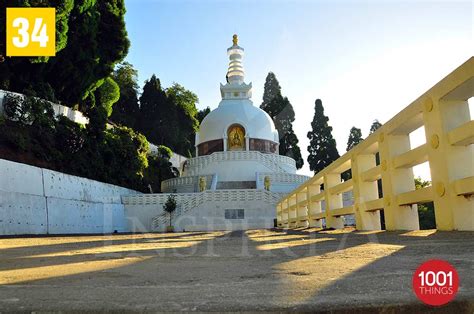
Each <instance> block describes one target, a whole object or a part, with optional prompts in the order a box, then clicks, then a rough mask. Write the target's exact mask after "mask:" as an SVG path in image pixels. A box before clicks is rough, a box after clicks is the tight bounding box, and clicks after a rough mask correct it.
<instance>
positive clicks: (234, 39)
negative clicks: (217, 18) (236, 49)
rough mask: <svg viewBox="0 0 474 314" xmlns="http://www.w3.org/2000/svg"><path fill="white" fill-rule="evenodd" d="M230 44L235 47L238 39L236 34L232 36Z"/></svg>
mask: <svg viewBox="0 0 474 314" xmlns="http://www.w3.org/2000/svg"><path fill="white" fill-rule="evenodd" d="M232 42H233V43H234V46H237V43H238V42H239V37H237V34H234V36H232Z"/></svg>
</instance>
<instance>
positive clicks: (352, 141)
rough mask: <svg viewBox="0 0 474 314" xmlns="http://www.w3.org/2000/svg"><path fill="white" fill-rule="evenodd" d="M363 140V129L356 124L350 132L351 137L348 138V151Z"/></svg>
mask: <svg viewBox="0 0 474 314" xmlns="http://www.w3.org/2000/svg"><path fill="white" fill-rule="evenodd" d="M362 141H363V138H362V131H361V130H360V129H358V128H356V127H355V126H353V127H352V128H351V131H350V132H349V139H348V140H347V148H346V152H348V151H350V150H351V149H352V148H353V147H354V146H356V145H357V144H359V143H360V142H362Z"/></svg>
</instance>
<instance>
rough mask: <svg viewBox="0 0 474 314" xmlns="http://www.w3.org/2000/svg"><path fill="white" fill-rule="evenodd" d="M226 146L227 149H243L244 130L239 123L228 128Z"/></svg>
mask: <svg viewBox="0 0 474 314" xmlns="http://www.w3.org/2000/svg"><path fill="white" fill-rule="evenodd" d="M227 148H228V149H229V150H245V130H244V128H243V127H241V126H240V125H233V126H231V127H230V128H229V131H228V132H227Z"/></svg>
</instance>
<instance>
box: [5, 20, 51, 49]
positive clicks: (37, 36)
mask: <svg viewBox="0 0 474 314" xmlns="http://www.w3.org/2000/svg"><path fill="white" fill-rule="evenodd" d="M13 27H15V28H19V29H18V35H20V36H16V37H13V45H14V46H15V47H17V48H25V47H27V46H28V45H29V44H30V34H29V33H28V30H29V28H30V23H29V22H28V20H27V19H25V18H23V17H18V18H16V19H14V20H13ZM31 41H32V42H37V43H39V44H40V47H42V48H44V47H46V45H47V43H48V41H49V37H48V35H47V33H46V24H45V23H43V19H42V18H40V17H39V18H36V19H35V25H34V27H33V33H32V34H31Z"/></svg>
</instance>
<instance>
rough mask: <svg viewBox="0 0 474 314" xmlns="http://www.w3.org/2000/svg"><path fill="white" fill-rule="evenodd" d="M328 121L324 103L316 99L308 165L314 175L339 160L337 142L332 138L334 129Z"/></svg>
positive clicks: (309, 133)
mask: <svg viewBox="0 0 474 314" xmlns="http://www.w3.org/2000/svg"><path fill="white" fill-rule="evenodd" d="M328 121H329V118H328V117H327V116H325V115H324V107H323V103H322V102H321V100H320V99H316V102H315V107H314V118H313V121H312V122H311V128H312V130H311V131H310V132H308V138H309V146H308V153H309V155H308V163H309V168H310V169H311V170H312V171H314V173H318V172H319V171H321V170H323V169H324V168H326V167H327V166H329V165H330V164H331V163H332V162H333V161H334V160H336V159H338V158H339V153H338V151H337V148H336V140H335V139H334V138H333V137H332V127H330V126H329V124H328Z"/></svg>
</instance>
